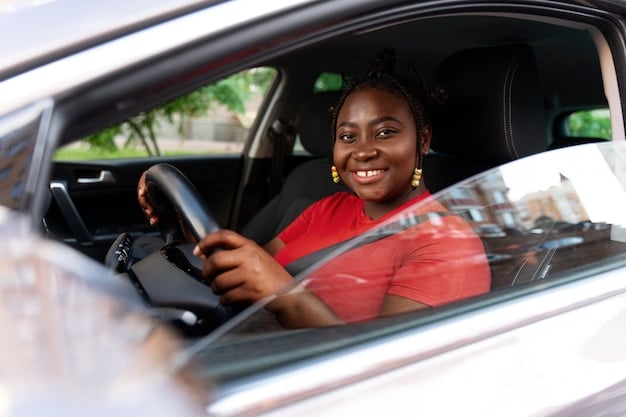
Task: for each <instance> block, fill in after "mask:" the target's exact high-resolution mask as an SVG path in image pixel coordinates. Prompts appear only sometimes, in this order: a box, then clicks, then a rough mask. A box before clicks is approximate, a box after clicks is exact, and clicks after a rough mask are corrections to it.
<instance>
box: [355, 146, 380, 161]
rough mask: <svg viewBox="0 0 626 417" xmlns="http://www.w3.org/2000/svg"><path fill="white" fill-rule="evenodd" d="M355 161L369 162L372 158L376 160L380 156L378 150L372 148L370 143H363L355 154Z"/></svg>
mask: <svg viewBox="0 0 626 417" xmlns="http://www.w3.org/2000/svg"><path fill="white" fill-rule="evenodd" d="M353 156H354V158H355V159H358V160H367V159H371V158H375V157H376V156H378V149H376V147H375V146H372V145H371V144H370V143H368V142H365V143H362V144H361V145H360V146H359V147H358V149H356V151H355V152H354V153H353Z"/></svg>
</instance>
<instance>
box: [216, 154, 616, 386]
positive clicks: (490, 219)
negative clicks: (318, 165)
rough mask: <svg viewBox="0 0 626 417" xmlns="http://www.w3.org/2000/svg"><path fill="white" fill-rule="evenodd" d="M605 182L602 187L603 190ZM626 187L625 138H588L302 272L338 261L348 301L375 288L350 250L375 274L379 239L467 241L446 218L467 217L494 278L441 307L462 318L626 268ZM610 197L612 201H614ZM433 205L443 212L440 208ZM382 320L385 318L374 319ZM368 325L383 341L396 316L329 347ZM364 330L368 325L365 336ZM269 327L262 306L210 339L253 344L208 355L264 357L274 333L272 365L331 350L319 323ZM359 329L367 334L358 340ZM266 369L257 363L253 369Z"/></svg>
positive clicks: (388, 226) (402, 217)
mask: <svg viewBox="0 0 626 417" xmlns="http://www.w3.org/2000/svg"><path fill="white" fill-rule="evenodd" d="M581 158H584V159H585V160H586V161H588V169H589V170H592V171H593V172H594V173H595V174H594V178H590V177H589V175H588V172H589V171H582V170H580V167H579V166H578V165H577V164H576V161H580V160H581ZM599 182H601V183H602V184H603V187H598V186H597V184H598V183H599ZM467 190H475V192H476V193H475V194H474V195H473V198H474V199H475V200H472V201H471V206H472V207H470V204H469V202H468V201H466V200H463V199H461V198H459V196H467V195H468V192H467ZM625 190H626V144H625V143H617V142H606V143H602V144H587V145H581V146H575V147H568V148H563V149H559V150H556V151H553V152H547V153H543V154H538V155H535V156H531V157H528V158H524V159H521V160H518V161H515V162H512V163H509V164H506V165H504V166H502V167H499V168H495V169H492V170H490V171H487V172H485V173H483V174H480V175H478V176H476V177H474V178H471V179H468V180H465V181H463V182H461V183H459V184H457V185H455V186H452V187H450V188H448V189H445V190H443V191H442V192H440V193H437V194H435V195H434V196H433V197H431V198H430V199H427V200H423V201H421V202H418V203H416V204H414V205H412V206H409V207H406V209H404V210H402V211H401V212H399V213H397V214H396V215H394V216H393V217H391V218H389V219H388V221H386V222H384V223H383V224H381V225H380V227H376V228H374V229H372V230H370V231H368V232H366V233H364V234H363V235H361V236H359V237H358V238H357V239H355V240H352V241H350V242H346V243H344V244H343V245H340V246H339V247H336V248H334V249H333V250H332V251H331V252H329V253H328V254H327V255H326V256H325V257H323V258H322V259H320V260H318V261H315V262H313V263H312V264H311V265H310V266H309V267H308V268H306V269H305V270H303V271H302V272H301V273H300V274H298V275H296V278H297V279H298V280H299V281H300V282H301V283H302V285H303V286H305V287H307V288H309V289H310V288H312V285H313V284H314V282H315V280H316V279H317V277H318V275H320V271H322V270H323V269H324V268H325V267H327V266H328V265H331V264H333V263H334V264H335V266H336V268H335V269H334V270H332V271H331V272H328V271H327V272H328V273H327V277H330V275H332V274H334V275H336V277H340V278H341V279H337V280H334V281H332V282H335V283H339V284H337V287H334V288H330V291H334V292H337V293H339V294H340V295H341V297H343V300H344V302H345V303H346V304H349V303H350V302H352V301H353V300H354V299H355V296H354V294H355V293H358V292H359V291H366V290H367V286H368V285H372V283H371V282H369V283H368V282H367V281H366V280H363V279H361V278H362V277H359V276H357V274H354V273H352V272H350V273H348V271H346V270H343V269H342V268H344V266H345V265H346V264H348V263H349V262H352V261H354V260H353V259H352V260H351V258H350V256H351V255H350V254H351V253H355V252H357V251H359V250H365V253H366V254H367V256H361V257H359V258H358V259H360V262H361V263H362V265H363V266H364V269H365V270H370V269H371V268H373V267H374V265H373V264H374V263H375V262H373V259H374V258H376V253H375V251H374V245H375V244H376V242H380V241H382V240H384V239H393V236H402V238H403V239H404V244H411V243H410V242H411V239H415V241H420V240H422V239H424V238H427V239H429V242H431V243H432V244H437V240H438V239H447V240H451V239H463V238H464V237H466V236H467V232H466V230H464V229H462V228H460V227H456V228H455V227H452V228H451V227H449V226H450V225H455V224H460V223H457V222H450V221H445V219H446V218H456V219H459V218H462V219H463V220H462V221H463V222H464V223H465V224H467V225H469V226H470V227H471V229H472V230H473V231H474V233H475V234H476V236H479V237H480V241H481V243H482V245H483V248H484V256H485V257H486V259H487V261H488V265H489V269H490V274H491V282H490V288H489V290H488V291H487V292H486V293H483V294H480V295H477V296H475V297H469V298H466V299H464V300H463V302H460V303H457V302H452V303H449V304H441V307H445V308H443V309H442V310H441V311H443V312H445V314H447V315H448V317H449V314H450V311H457V310H454V309H455V306H457V304H458V307H456V308H457V309H458V314H461V312H462V311H465V310H464V309H468V308H469V309H471V308H476V306H480V305H486V304H489V302H490V300H495V301H493V302H497V300H498V299H499V298H498V297H497V294H501V293H503V292H505V291H510V292H511V293H513V294H514V293H515V291H516V290H520V291H519V293H527V292H528V291H529V290H531V291H541V290H543V289H545V288H549V287H550V286H552V285H558V284H561V283H563V282H566V281H569V280H572V279H581V278H585V277H586V276H595V275H597V274H598V272H599V271H603V270H604V271H606V270H610V269H612V268H616V267H620V265H621V266H623V264H624V263H625V262H626V258H625V256H624V253H626V228H625V225H626V213H625V212H624V210H623V209H621V208H622V207H623V206H624V205H626V191H625ZM609 196H610V197H609ZM608 199H610V201H611V203H608V202H607V201H609V200H608ZM433 208H435V209H436V210H434V211H433ZM472 209H476V210H478V209H479V210H481V211H482V215H483V218H482V219H481V220H475V219H473V218H472V217H471V216H468V215H467V214H468V211H470V210H472ZM377 239H378V240H377ZM453 255H454V257H455V258H456V259H457V260H456V261H455V262H460V263H462V264H466V265H472V264H473V263H474V262H475V259H474V257H475V256H477V253H475V252H473V253H464V252H455V253H454V254H453ZM389 262H393V260H389ZM433 265H434V266H433ZM441 266H442V267H445V265H441ZM431 267H434V268H437V266H436V262H432V265H429V263H428V262H426V263H424V265H423V269H424V270H427V269H428V268H431ZM374 272H376V271H374ZM447 272H449V271H448V270H446V271H441V274H440V276H442V277H443V276H445V274H446V273H447ZM373 275H374V276H375V275H376V273H374V274H373ZM380 277H381V278H380V279H381V280H384V279H386V278H385V277H383V274H382V270H381V274H380ZM331 278H332V277H331ZM537 284H539V285H537ZM339 287H341V288H339ZM268 301H269V300H268ZM459 301H462V300H459ZM472 306H473V307H472ZM438 311H440V310H439V308H430V309H426V310H421V311H418V312H416V313H410V314H409V315H405V316H398V317H397V318H398V320H399V321H400V322H402V323H404V324H405V325H407V323H414V324H413V325H416V324H419V323H423V322H425V321H428V320H432V319H433V317H435V316H436V315H437V312H438ZM442 317H443V316H442ZM377 322H381V324H380V325H376V323H377ZM364 323H371V326H372V327H371V329H370V330H372V331H371V332H370V333H369V334H370V337H379V336H380V332H381V331H384V330H381V329H386V328H387V327H388V322H386V321H385V320H383V319H379V320H369V321H368V320H364V321H360V322H356V323H355V324H354V326H357V327H353V326H352V325H349V326H343V327H345V330H343V331H342V330H338V329H335V330H334V331H333V332H332V337H331V338H332V342H329V343H328V345H329V346H328V349H334V348H336V347H337V346H339V345H341V344H343V343H345V344H350V343H354V342H355V340H356V339H359V340H360V341H361V342H362V339H363V338H367V337H368V331H364V330H363V329H364V328H367V326H366V325H365V324H364ZM363 326H365V327H363ZM340 327H342V326H340ZM357 328H358V329H360V330H359V331H358V332H357V331H356V330H355V329H357ZM269 330H273V331H279V333H281V332H282V329H281V328H280V326H278V324H277V323H276V322H275V321H273V320H272V318H271V317H270V315H269V314H268V313H267V312H265V310H264V309H263V306H262V305H255V306H253V307H251V308H250V309H249V310H248V311H247V312H246V313H245V314H242V315H241V316H238V317H237V318H235V319H234V320H232V321H231V322H229V323H228V329H222V331H218V332H216V333H215V334H213V335H212V336H211V339H210V342H211V343H215V342H216V340H217V339H222V340H223V341H224V342H226V341H227V340H230V341H231V342H232V340H233V339H236V340H239V339H242V338H243V339H248V338H252V340H254V341H255V342H254V343H253V344H247V343H242V344H241V345H233V344H232V343H230V344H228V343H226V344H221V343H215V351H210V352H205V353H204V354H217V355H219V354H222V352H221V350H222V349H224V346H228V349H229V351H228V355H234V353H233V349H239V348H240V349H251V350H254V351H255V354H260V352H264V351H263V349H262V347H261V345H259V344H257V342H258V341H259V340H261V339H263V340H265V339H267V343H268V347H267V351H266V352H265V353H264V354H267V355H268V360H267V361H266V362H265V363H272V361H274V360H275V361H284V360H292V359H294V358H297V357H298V350H297V349H298V348H296V347H295V346H296V345H298V346H299V349H302V352H300V353H301V354H302V355H303V356H302V357H306V355H310V354H311V349H312V346H315V349H316V352H319V351H323V349H324V346H325V345H324V342H325V340H324V338H323V337H320V338H316V336H315V334H311V332H313V333H315V332H322V331H323V330H321V329H317V330H310V331H307V332H303V333H299V334H295V335H293V334H292V337H290V339H289V340H290V342H289V343H287V342H285V344H284V345H282V344H281V343H278V342H277V341H276V340H280V338H281V337H282V336H276V333H274V332H270V333H268V331H269ZM389 331H393V330H389ZM355 332H357V333H358V334H359V337H357V338H355V337H354V335H355V334H357V333H355ZM287 333H289V332H287ZM321 334H327V333H321ZM268 338H269V339H268ZM270 339H271V340H270ZM309 339H310V340H309ZM311 340H315V342H312V341H311ZM300 342H301V343H300ZM264 343H265V342H264ZM316 343H317V344H316ZM331 345H332V346H331ZM307 346H308V347H307ZM287 352H288V353H287ZM224 354H225V353H224ZM232 357H239V356H237V355H234V356H232ZM257 359H258V356H257ZM258 365H259V364H258V361H257V362H256V365H255V366H258ZM232 366H234V365H232V364H230V365H229V364H228V363H226V362H224V363H223V364H222V365H220V367H217V368H215V371H216V372H225V373H226V374H228V373H230V372H234V371H237V372H240V371H241V366H243V365H242V364H241V363H238V364H237V365H236V368H237V369H236V370H235V369H233V368H232Z"/></svg>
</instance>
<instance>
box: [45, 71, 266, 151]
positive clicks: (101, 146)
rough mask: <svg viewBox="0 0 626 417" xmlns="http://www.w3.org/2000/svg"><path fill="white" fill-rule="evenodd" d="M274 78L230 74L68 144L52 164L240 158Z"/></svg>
mask: <svg viewBox="0 0 626 417" xmlns="http://www.w3.org/2000/svg"><path fill="white" fill-rule="evenodd" d="M275 76H276V70H275V69H273V68H269V67H259V68H253V69H249V70H245V71H242V72H239V73H237V74H234V75H231V76H229V77H227V78H225V79H223V80H220V81H218V82H216V83H213V84H210V85H207V86H204V87H202V88H199V89H197V90H194V91H192V92H191V93H189V94H187V95H185V96H182V97H179V98H177V99H175V100H172V101H170V102H168V103H166V104H164V105H162V106H159V107H157V108H154V109H152V110H151V111H148V112H144V113H140V114H138V115H136V116H134V117H131V118H129V119H127V120H125V121H124V122H122V123H120V124H118V125H115V126H112V127H109V128H107V129H104V130H102V131H100V132H96V133H94V134H92V135H90V136H87V137H85V138H82V139H81V140H79V141H77V142H74V143H72V144H69V145H66V146H64V147H62V148H60V149H59V150H58V151H57V152H56V154H55V159H56V160H94V159H116V158H136V157H156V156H184V155H206V154H237V153H241V151H242V149H243V146H244V143H245V141H246V139H247V137H248V131H249V128H250V126H251V125H252V124H253V122H254V121H255V119H256V117H257V113H258V111H259V109H260V106H261V103H262V102H263V99H264V98H265V95H266V94H267V92H268V91H269V87H270V85H271V83H272V81H273V80H274V78H275Z"/></svg>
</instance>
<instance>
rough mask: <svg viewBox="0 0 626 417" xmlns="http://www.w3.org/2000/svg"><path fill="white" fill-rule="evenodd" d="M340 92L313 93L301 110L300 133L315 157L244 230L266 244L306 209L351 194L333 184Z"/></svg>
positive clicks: (295, 172) (297, 170) (299, 168)
mask: <svg viewBox="0 0 626 417" xmlns="http://www.w3.org/2000/svg"><path fill="white" fill-rule="evenodd" d="M338 99H339V92H334V91H332V92H322V93H316V94H312V95H311V97H310V98H309V100H307V101H306V102H305V103H304V104H303V106H302V109H301V112H300V114H301V115H300V118H299V120H298V124H297V132H298V135H299V136H300V141H301V143H302V146H303V147H304V149H305V150H307V151H308V152H309V153H310V154H311V155H313V156H314V157H315V158H314V159H312V160H310V161H307V162H305V163H303V164H301V165H298V166H297V167H296V168H294V169H293V170H292V171H291V172H290V173H289V175H288V176H287V177H286V178H285V181H284V184H283V187H282V188H281V190H280V192H279V193H278V194H277V195H276V196H275V197H274V198H273V199H272V200H270V202H269V203H268V204H267V205H265V206H264V207H263V208H262V209H261V210H260V211H259V212H258V213H257V214H256V215H255V216H254V217H253V218H252V219H251V220H250V221H249V222H248V223H247V225H246V226H245V227H244V228H243V229H242V230H241V233H242V234H243V235H244V236H246V237H248V238H250V239H252V240H254V241H256V242H257V243H259V244H265V243H267V242H268V241H270V240H271V239H272V238H273V237H275V236H276V235H277V234H278V233H279V232H280V231H281V230H282V229H284V228H285V227H286V226H287V225H289V223H291V222H292V221H293V220H294V219H295V218H296V217H297V216H298V215H299V214H300V213H301V212H302V211H303V210H304V209H305V208H307V207H308V206H309V205H311V203H313V202H315V201H317V200H319V199H320V198H322V197H325V196H328V195H331V194H333V193H335V192H338V191H349V189H348V188H347V187H345V186H344V185H338V184H335V183H333V182H332V179H331V176H330V167H331V165H332V162H331V160H332V145H331V137H330V134H331V130H330V128H331V120H332V118H331V108H332V106H333V105H335V104H336V102H337V100H338Z"/></svg>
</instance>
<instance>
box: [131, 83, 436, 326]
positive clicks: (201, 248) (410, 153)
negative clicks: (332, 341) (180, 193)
mask: <svg viewBox="0 0 626 417" xmlns="http://www.w3.org/2000/svg"><path fill="white" fill-rule="evenodd" d="M416 137H417V132H416V127H415V122H414V120H413V117H412V114H411V111H410V108H409V106H408V104H407V102H406V101H405V100H404V99H403V98H402V97H400V96H398V95H395V94H392V93H390V92H388V91H386V90H384V89H372V88H367V87H366V88H361V89H358V90H356V91H354V92H353V93H352V94H350V96H349V97H348V98H347V99H346V101H345V102H344V105H343V106H342V108H341V110H340V112H339V115H338V119H337V137H336V141H335V146H334V152H333V159H334V162H335V165H336V166H337V170H338V172H339V174H340V176H341V178H342V179H343V181H344V182H345V184H346V185H348V186H349V187H350V188H351V189H352V190H353V191H354V192H355V193H356V195H357V196H358V197H359V198H362V199H363V200H365V214H366V215H368V216H369V217H370V218H372V219H378V218H380V217H381V216H383V215H384V214H385V213H387V212H389V211H390V210H393V209H395V208H396V207H399V206H400V205H401V204H403V203H405V202H406V201H408V200H409V199H411V198H413V197H415V196H417V195H419V194H421V193H423V192H424V191H425V190H426V188H425V187H424V185H423V184H421V185H420V186H419V187H418V188H416V189H414V188H412V187H411V185H410V181H411V176H412V173H413V169H414V168H415V166H416V161H417V140H416ZM430 139H431V130H430V127H426V129H425V130H424V133H423V141H422V144H421V146H422V148H421V150H422V153H423V154H426V153H428V150H429V147H430ZM368 172H369V174H368ZM138 198H139V202H140V206H141V207H142V209H143V210H144V213H145V214H146V216H147V217H148V219H149V220H150V223H151V224H156V222H158V218H157V217H156V216H155V214H154V211H153V210H152V208H151V207H150V205H149V204H148V203H147V201H146V199H145V178H144V176H142V178H141V179H140V182H139V187H138ZM283 246H284V243H283V242H282V241H281V240H280V239H279V238H274V239H273V240H271V241H270V242H269V243H267V244H266V245H265V246H264V247H261V246H259V245H257V244H256V243H255V242H253V241H251V240H249V239H246V238H245V237H243V236H241V235H239V234H237V233H235V232H233V231H230V230H221V231H218V232H215V233H212V234H210V235H208V236H205V237H204V238H203V239H202V240H200V242H198V244H197V246H196V248H195V250H194V254H195V255H197V256H200V257H201V258H202V259H203V260H204V268H203V271H202V275H203V276H204V277H205V278H206V279H207V280H208V281H209V282H210V285H211V289H212V290H213V291H214V292H215V293H216V294H218V295H219V296H220V300H221V302H222V303H223V304H229V303H238V302H245V303H254V302H258V301H261V300H268V301H269V300H271V301H269V302H268V304H267V305H266V308H267V309H268V310H269V311H271V312H272V313H274V314H275V315H276V317H277V319H278V320H279V322H280V323H281V324H282V325H283V326H285V327H286V328H303V327H321V326H328V325H335V324H340V323H342V320H341V319H340V318H339V317H337V316H336V315H335V314H334V312H332V311H331V310H330V309H329V308H328V307H327V306H326V305H325V304H324V303H323V302H322V301H321V300H320V299H319V298H318V297H317V296H315V295H314V294H313V293H311V292H310V291H308V290H307V289H306V288H304V287H303V286H301V285H299V284H298V283H297V282H296V281H295V279H294V278H293V277H292V276H291V275H289V273H288V272H287V271H286V270H285V269H284V268H283V267H282V266H281V265H280V264H279V263H278V262H277V261H276V260H275V259H274V255H275V254H276V253H277V252H278V251H279V250H280V249H281V248H282V247H283ZM215 249H225V250H220V251H215ZM426 307H427V306H426V305H424V304H421V303H419V302H416V301H413V300H410V299H408V298H404V297H399V296H394V295H387V296H386V297H385V299H384V301H383V305H382V308H381V311H380V316H389V315H395V314H399V313H404V312H408V311H414V310H418V309H422V308H426Z"/></svg>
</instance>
